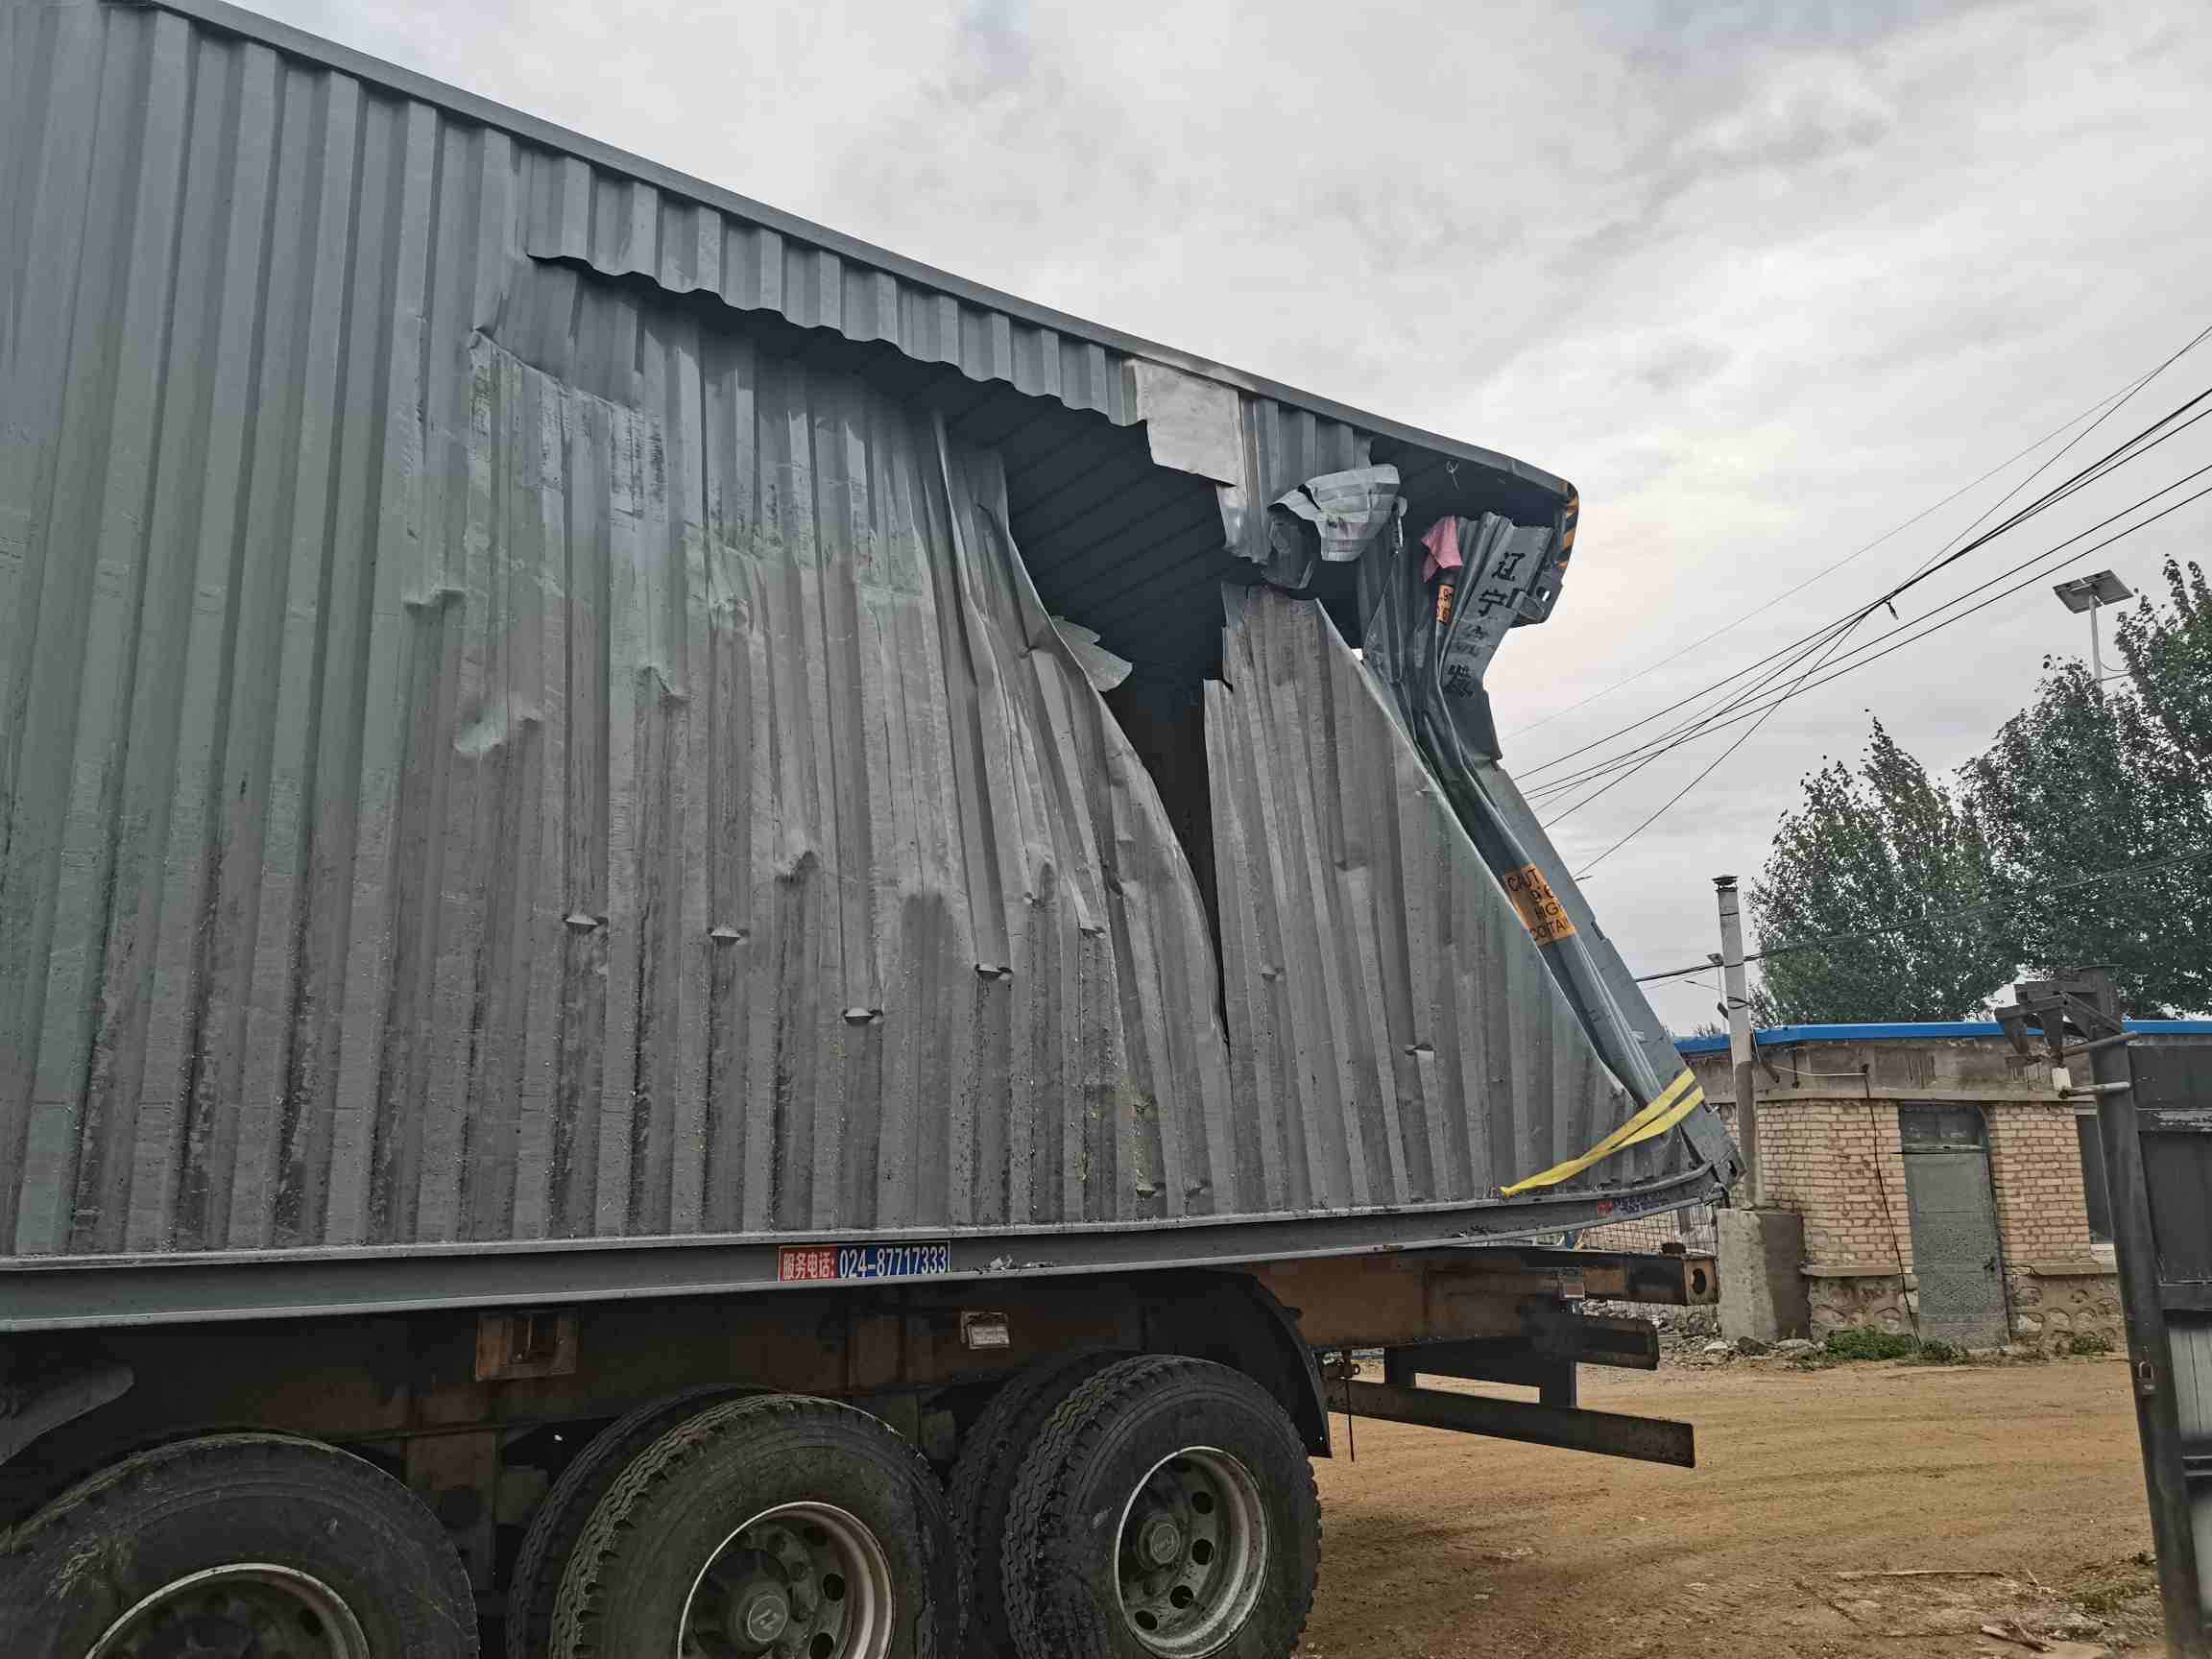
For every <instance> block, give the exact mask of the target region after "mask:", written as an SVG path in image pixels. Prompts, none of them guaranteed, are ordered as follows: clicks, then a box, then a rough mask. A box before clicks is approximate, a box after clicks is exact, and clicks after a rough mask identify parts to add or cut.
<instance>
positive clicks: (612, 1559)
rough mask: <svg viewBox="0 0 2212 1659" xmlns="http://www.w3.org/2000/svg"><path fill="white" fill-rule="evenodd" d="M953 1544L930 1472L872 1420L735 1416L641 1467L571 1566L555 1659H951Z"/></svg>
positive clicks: (748, 1410)
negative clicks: (688, 1657)
mask: <svg viewBox="0 0 2212 1659" xmlns="http://www.w3.org/2000/svg"><path fill="white" fill-rule="evenodd" d="M953 1562H954V1556H953V1550H952V1539H951V1534H950V1527H949V1526H948V1524H947V1522H946V1518H945V1498H944V1494H943V1492H942V1491H941V1490H940V1489H939V1487H938V1484H937V1478H936V1477H935V1476H934V1475H932V1474H931V1473H930V1472H929V1465H928V1464H926V1462H924V1461H923V1460H922V1455H921V1454H920V1453H919V1452H917V1451H916V1450H915V1449H914V1448H913V1447H912V1446H910V1445H908V1444H907V1443H906V1442H905V1441H904V1440H902V1439H901V1438H900V1437H899V1435H898V1434H896V1433H895V1432H893V1431H891V1430H890V1429H889V1428H887V1427H886V1426H885V1425H883V1424H882V1423H880V1422H878V1420H877V1419H876V1418H874V1417H871V1416H870V1415H869V1414H868V1413H867V1412H865V1411H860V1410H856V1409H854V1407H850V1406H842V1405H839V1404H837V1403H836V1402H835V1401H831V1400H809V1399H803V1398H800V1397H798V1396H795V1395H788V1394H767V1395H755V1396H751V1397H749V1398H746V1399H742V1400H730V1401H725V1402H724V1403H723V1404H721V1405H719V1406H710V1407H708V1408H707V1409H706V1410H705V1411H702V1412H700V1413H698V1414H697V1415H695V1416H693V1417H691V1418H689V1419H688V1420H686V1421H685V1422H684V1423H681V1424H679V1425H677V1427H675V1428H674V1429H671V1430H669V1431H667V1432H666V1433H665V1434H663V1435H661V1438H660V1439H659V1440H656V1441H655V1442H654V1443H653V1444H652V1445H651V1446H650V1447H648V1448H647V1449H646V1450H645V1451H644V1452H642V1453H640V1454H639V1455H637V1457H635V1458H634V1459H632V1461H631V1463H630V1464H629V1466H628V1467H627V1468H625V1469H624V1470H623V1471H622V1473H621V1475H620V1476H619V1477H617V1479H615V1481H614V1483H613V1486H612V1487H610V1488H609V1489H608V1492H607V1495H606V1497H604V1498H603V1499H601V1500H600V1503H599V1505H598V1507H597V1508H596V1509H595V1510H593V1512H592V1515H591V1519H590V1521H589V1523H588V1524H587V1525H586V1527H585V1528H584V1533H583V1536H582V1537H580V1538H579V1539H578V1540H577V1541H576V1545H575V1548H574V1550H573V1551H571V1552H570V1554H569V1558H568V1570H567V1572H566V1573H565V1575H563V1577H562V1580H561V1593H560V1596H559V1598H558V1599H557V1600H556V1602H555V1605H554V1615H553V1649H552V1650H553V1653H554V1655H555V1659H643V1656H647V1655H659V1654H679V1653H712V1654H730V1655H736V1654H748V1655H750V1654H759V1655H763V1656H765V1655H770V1654H773V1655H775V1656H776V1659H786V1656H789V1659H954V1655H953V1642H954V1636H955V1629H956V1625H955V1621H956V1620H957V1618H958V1601H959V1598H958V1595H957V1592H956V1586H955V1582H954V1567H953Z"/></svg>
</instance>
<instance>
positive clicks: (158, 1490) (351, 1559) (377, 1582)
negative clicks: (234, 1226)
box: [0, 1434, 476, 1659]
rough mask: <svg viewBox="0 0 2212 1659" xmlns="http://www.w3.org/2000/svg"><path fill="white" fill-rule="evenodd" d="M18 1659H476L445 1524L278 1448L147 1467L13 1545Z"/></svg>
mask: <svg viewBox="0 0 2212 1659" xmlns="http://www.w3.org/2000/svg"><path fill="white" fill-rule="evenodd" d="M0 1630H6V1631H7V1632H8V1633H9V1635H10V1637H11V1638H12V1644H11V1646H10V1647H9V1648H8V1651H9V1653H10V1655H11V1656H12V1659H156V1656H157V1655H159V1656H167V1655H172V1654H200V1653H207V1654H217V1653H223V1654H228V1653H239V1654H247V1653H252V1654H262V1655H271V1656H277V1655H281V1656H282V1659H388V1656H390V1659H397V1656H398V1655H402V1654H404V1655H406V1656H407V1659H470V1656H472V1655H474V1653H475V1652H476V1603H475V1599H474V1597H473V1596H472V1595H471V1594H470V1591H469V1578H468V1575H467V1574H466V1573H464V1572H463V1571H462V1567H461V1558H460V1556H459V1555H458V1554H456V1553H455V1551H454V1549H453V1546H452V1543H451V1541H450V1540H448V1539H447V1537H446V1536H445V1529H444V1528H443V1527H440V1526H439V1524H438V1521H437V1518H436V1517H435V1516H433V1515H432V1514H431V1513H430V1511H429V1510H427V1509H425V1508H424V1507H423V1506H422V1504H421V1503H420V1502H418V1501H417V1499H416V1498H415V1495H414V1494H413V1493H411V1492H409V1491H408V1490H407V1488H406V1487H404V1486H402V1485H400V1484H399V1482H398V1481H397V1480H395V1479H392V1478H391V1477H390V1476H389V1475H386V1474H385V1473H384V1472H383V1471H381V1470H380V1469H377V1468H376V1467H375V1466H374V1465H373V1464H370V1463H367V1462H364V1461H363V1460H362V1459H361V1458H359V1457H356V1456H353V1455H351V1454H350V1453H346V1452H341V1451H339V1450H337V1449H336V1448H335V1447H330V1446H324V1445H319V1444H317V1443H316V1442H314V1441H311V1440H295V1439H289V1438H286V1437H284V1436H281V1435H274V1434H220V1435H212V1436H209V1437H207V1438H204V1439H200V1440H184V1441H179V1442H177V1443H175V1444H173V1445H168V1446H160V1447H156V1448H155V1449H154V1450H153V1451H150V1452H142V1453H139V1454H138V1455H135V1456H132V1457H127V1458H125V1459H124V1460H123V1461H122V1462H120V1463H117V1464H115V1465H113V1466H112V1467H110V1468H108V1469H105V1470H103V1471H101V1472H100V1473H99V1474H97V1475H94V1476H92V1477H91V1478H90V1479H86V1480H84V1481H83V1482H81V1483H79V1484H78V1485H76V1486H74V1487H72V1488H71V1489H70V1490H69V1491H67V1492H65V1493H63V1494H62V1495H61V1496H60V1498H57V1499H56V1500H55V1501H54V1502H53V1503H49V1504H48V1505H47V1506H46V1507H45V1508H44V1509H42V1510H40V1511H39V1512H38V1513H37V1514H36V1515H34V1516H33V1517H32V1518H31V1519H30V1520H28V1521H26V1522H24V1523H23V1524H22V1525H21V1526H20V1527H16V1528H14V1529H13V1530H12V1531H11V1532H10V1533H8V1534H7V1535H6V1537H5V1539H4V1540H0Z"/></svg>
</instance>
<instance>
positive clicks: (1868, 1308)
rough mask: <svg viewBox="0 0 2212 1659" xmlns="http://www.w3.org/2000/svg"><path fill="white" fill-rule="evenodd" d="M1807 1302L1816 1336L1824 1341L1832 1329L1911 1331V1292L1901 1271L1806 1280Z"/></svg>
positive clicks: (1905, 1334) (1889, 1331) (1814, 1336)
mask: <svg viewBox="0 0 2212 1659" xmlns="http://www.w3.org/2000/svg"><path fill="white" fill-rule="evenodd" d="M1805 1296H1806V1302H1807V1304H1808V1306H1809V1307H1810V1309H1811V1311H1812V1315H1813V1340H1814V1341H1815V1342H1818V1341H1822V1340H1824V1339H1825V1338H1826V1336H1827V1335H1828V1333H1829V1332H1831V1331H1887V1332H1888V1333H1889V1334H1891V1335H1893V1336H1910V1335H1911V1334H1912V1315H1913V1313H1914V1311H1915V1310H1914V1309H1913V1307H1912V1305H1911V1304H1912V1293H1911V1291H1909V1290H1907V1289H1906V1288H1905V1279H1904V1276H1903V1275H1902V1274H1897V1273H1885V1274H1879V1275H1873V1276H1869V1277H1867V1278H1863V1279H1828V1278H1820V1279H1815V1278H1813V1277H1811V1276H1810V1275H1808V1276H1807V1278H1806V1280H1805Z"/></svg>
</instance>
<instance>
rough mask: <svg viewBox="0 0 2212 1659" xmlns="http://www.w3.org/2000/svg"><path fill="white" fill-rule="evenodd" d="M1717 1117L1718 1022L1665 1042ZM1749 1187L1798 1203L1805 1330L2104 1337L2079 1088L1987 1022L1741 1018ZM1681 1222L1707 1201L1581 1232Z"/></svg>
mask: <svg viewBox="0 0 2212 1659" xmlns="http://www.w3.org/2000/svg"><path fill="white" fill-rule="evenodd" d="M2134 1029H2135V1030H2137V1031H2138V1032H2140V1033H2141V1034H2142V1037H2143V1040H2144V1041H2145V1042H2146V1043H2152V1044H2193V1045H2206V1046H2212V1021H2156V1022H2137V1023H2135V1025H2134ZM1681 1047H1682V1052H1683V1056H1684V1058H1685V1059H1686V1060H1688V1061H1689V1063H1690V1065H1691V1067H1692V1068H1693V1069H1694V1070H1695V1071H1696V1073H1697V1076H1698V1081H1699V1082H1700V1083H1701V1084H1702V1085H1703V1086H1704V1089H1705V1093H1706V1096H1707V1098H1708V1099H1710V1100H1711V1101H1713V1103H1714V1104H1715V1105H1716V1106H1718V1107H1719V1108H1720V1110H1721V1113H1722V1115H1723V1116H1724V1117H1726V1118H1730V1120H1731V1122H1733V1118H1734V1113H1735V1094H1736V1090H1735V1078H1734V1075H1733V1072H1732V1070H1731V1068H1730V1066H1729V1060H1728V1043H1727V1039H1725V1038H1721V1037H1713V1038H1693V1039H1690V1040H1688V1041H1686V1042H1684V1043H1683V1044H1682V1045H1681ZM1756 1052H1757V1056H1758V1067H1757V1070H1756V1073H1755V1077H1756V1082H1757V1088H1758V1093H1757V1104H1758V1110H1759V1144H1760V1151H1761V1156H1762V1157H1763V1158H1764V1160H1765V1162H1766V1201H1767V1204H1768V1205H1770V1206H1773V1207H1776V1208H1780V1209H1785V1210H1793V1211H1796V1212H1797V1213H1798V1214H1802V1215H1803V1216H1804V1218H1805V1260H1804V1268H1803V1271H1804V1274H1805V1279H1806V1290H1807V1297H1808V1301H1809V1303H1810V1306H1811V1310H1812V1321H1813V1331H1812V1334H1813V1335H1814V1336H1815V1337H1819V1336H1822V1335H1824V1334H1827V1333H1828V1332H1830V1331H1834V1330H1839V1329H1843V1328H1846V1327H1863V1328H1870V1329H1879V1330H1887V1331H1895V1332H1911V1333H1916V1334H1923V1335H1942V1336H1945V1337H1946V1338H1947V1339H1950V1340H1955V1341H1959V1342H1960V1345H1961V1346H1968V1347H1984V1346H1996V1345H1998V1344H2000V1343H2003V1342H2007V1341H2009V1342H2014V1343H2019V1344H2023V1345H2028V1346H2056V1345H2059V1344H2062V1343H2064V1342H2066V1341H2067V1340H2068V1339H2069V1338H2071V1337H2073V1336H2074V1335H2076V1334H2083V1335H2092V1336H2103V1337H2105V1338H2106V1339H2108V1340H2110V1341H2112V1342H2114V1343H2115V1344H2117V1343H2118V1341H2119V1339H2120V1335H2121V1324H2120V1305H2119V1283H2118V1279H2117V1277H2116V1276H2115V1272H2114V1267H2113V1261H2112V1243H2111V1226H2110V1220H2109V1215H2108V1212H2107V1207H2106V1204H2105V1200H2104V1186H2103V1167H2102V1158H2101V1155H2100V1154H2099V1151H2098V1147H2097V1141H2096V1134H2095V1117H2094V1105H2093V1103H2092V1102H2090V1101H2089V1100H2087V1099H2086V1098H2070V1097H2067V1096H2063V1095H2061V1094H2058V1093H2057V1091H2056V1089H2054V1088H2053V1086H2052V1079H2051V1070H2050V1062H2049V1060H2048V1059H2047V1058H2046V1057H2043V1056H2041V1055H2037V1056H2032V1057H2028V1058H2023V1057H2021V1056H2019V1055H2017V1054H2015V1053H2014V1052H2013V1050H2012V1047H2011V1046H2010V1045H2009V1044H2008V1042H2007V1041H2006V1040H2005V1038H2004V1036H2003V1035H2002V1033H2001V1032H2000V1031H1999V1030H1998V1028H1997V1026H1996V1025H1995V1024H1993V1023H1984V1022H1957V1023H1946V1024H1896V1025H1800V1026H1784V1027H1780V1028H1777V1029H1774V1030H1770V1031H1761V1032H1759V1033H1758V1034H1757V1049H1756ZM1662 1235H1664V1236H1665V1238H1681V1239H1682V1240H1683V1241H1684V1242H1687V1243H1689V1244H1690V1245H1691V1246H1692V1247H1693V1248H1710V1247H1711V1245H1710V1239H1711V1223H1710V1219H1709V1217H1705V1216H1701V1215H1698V1214H1690V1215H1687V1216H1684V1217H1679V1218H1677V1217H1657V1218H1654V1219H1653V1220H1652V1221H1647V1222H1629V1223H1624V1224H1623V1225H1621V1226H1619V1227H1608V1228H1601V1229H1598V1230H1595V1231H1593V1232H1590V1233H1586V1234H1584V1235H1583V1242H1584V1243H1585V1244H1586V1245H1589V1246H1591V1247H1594V1248H1616V1249H1634V1248H1650V1247H1651V1246H1652V1245H1654V1244H1656V1243H1659V1242H1663V1241H1664V1238H1662Z"/></svg>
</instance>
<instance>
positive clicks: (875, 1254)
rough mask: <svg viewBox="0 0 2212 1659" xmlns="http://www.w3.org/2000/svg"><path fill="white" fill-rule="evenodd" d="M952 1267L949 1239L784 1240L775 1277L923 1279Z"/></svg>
mask: <svg viewBox="0 0 2212 1659" xmlns="http://www.w3.org/2000/svg"><path fill="white" fill-rule="evenodd" d="M951 1271H952V1245H951V1243H950V1240H948V1241H947V1242H945V1243H942V1244H785V1245H783V1246H781V1248H780V1249H779V1250H778V1251H777V1253H776V1277H777V1278H778V1279H779V1280H781V1281H782V1282H783V1283H785V1284H805V1283H808V1282H813V1283H820V1284H833V1283H836V1282H837V1281H839V1280H845V1279H926V1278H928V1277H930V1276H931V1275H932V1274H939V1273H950V1272H951Z"/></svg>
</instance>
